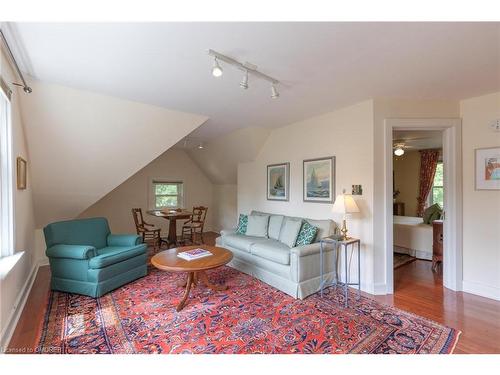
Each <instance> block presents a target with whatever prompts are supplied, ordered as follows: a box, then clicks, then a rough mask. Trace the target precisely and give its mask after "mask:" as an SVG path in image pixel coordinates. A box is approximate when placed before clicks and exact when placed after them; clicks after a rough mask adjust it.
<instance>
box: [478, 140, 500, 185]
mask: <svg viewBox="0 0 500 375" xmlns="http://www.w3.org/2000/svg"><path fill="white" fill-rule="evenodd" d="M475 163H476V164H475V165H476V176H475V178H476V190H500V147H489V148H478V149H476V161H475Z"/></svg>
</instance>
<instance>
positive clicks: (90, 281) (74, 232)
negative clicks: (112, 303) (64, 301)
mask: <svg viewBox="0 0 500 375" xmlns="http://www.w3.org/2000/svg"><path fill="white" fill-rule="evenodd" d="M43 232H44V235H45V243H46V245H47V250H46V252H45V254H46V255H47V257H48V258H49V262H50V271H51V273H52V279H51V287H52V289H54V290H60V291H63V292H69V293H78V294H85V295H87V296H91V297H100V296H102V295H103V294H106V293H107V292H109V291H111V290H113V289H116V288H118V287H120V286H122V285H124V284H127V283H129V282H131V281H133V280H135V279H138V278H140V277H143V276H146V274H147V254H146V245H145V244H143V243H142V239H141V237H140V236H137V235H135V234H134V235H130V234H111V233H110V230H109V225H108V221H107V220H106V219H105V218H102V217H99V218H92V219H79V220H69V221H60V222H57V223H52V224H49V225H47V226H46V227H45V228H44V229H43Z"/></svg>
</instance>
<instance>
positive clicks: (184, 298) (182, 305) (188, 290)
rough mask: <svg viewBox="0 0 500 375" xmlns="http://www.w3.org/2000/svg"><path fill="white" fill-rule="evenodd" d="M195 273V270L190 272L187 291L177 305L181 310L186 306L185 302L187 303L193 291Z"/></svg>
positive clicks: (178, 309)
mask: <svg viewBox="0 0 500 375" xmlns="http://www.w3.org/2000/svg"><path fill="white" fill-rule="evenodd" d="M193 275H194V272H189V274H188V277H187V281H186V291H185V292H184V296H183V297H182V300H181V302H179V304H178V305H177V311H181V310H182V309H183V308H184V304H185V303H186V301H187V299H188V297H189V292H190V291H191V285H192V284H193Z"/></svg>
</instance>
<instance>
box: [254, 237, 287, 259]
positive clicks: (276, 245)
mask: <svg viewBox="0 0 500 375" xmlns="http://www.w3.org/2000/svg"><path fill="white" fill-rule="evenodd" d="M250 252H251V253H252V254H253V255H255V256H258V257H260V258H264V259H267V260H270V261H273V262H276V263H279V264H284V265H287V264H290V248H289V247H288V246H287V245H285V244H284V243H281V242H280V241H276V240H267V241H260V242H257V243H255V244H253V245H252V246H251V247H250Z"/></svg>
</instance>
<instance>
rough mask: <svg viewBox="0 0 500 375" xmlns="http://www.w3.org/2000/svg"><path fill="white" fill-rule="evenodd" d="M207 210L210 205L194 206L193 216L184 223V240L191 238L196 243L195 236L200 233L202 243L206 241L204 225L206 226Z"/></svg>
mask: <svg viewBox="0 0 500 375" xmlns="http://www.w3.org/2000/svg"><path fill="white" fill-rule="evenodd" d="M207 211H208V207H203V206H199V207H193V216H192V217H191V219H189V220H188V221H185V222H184V223H183V224H182V240H183V241H184V242H185V241H186V240H187V239H189V240H190V241H191V242H192V243H196V241H195V237H196V234H197V233H198V234H199V235H200V240H201V242H200V244H202V243H204V240H203V227H204V226H205V219H206V217H207Z"/></svg>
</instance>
